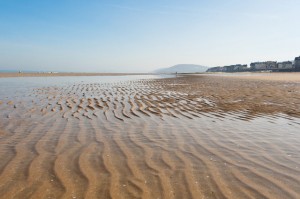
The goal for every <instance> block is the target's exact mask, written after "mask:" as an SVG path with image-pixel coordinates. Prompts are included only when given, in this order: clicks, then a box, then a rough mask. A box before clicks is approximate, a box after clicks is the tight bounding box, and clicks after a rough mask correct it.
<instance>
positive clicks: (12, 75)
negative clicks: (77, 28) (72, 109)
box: [0, 73, 153, 78]
mask: <svg viewBox="0 0 300 199" xmlns="http://www.w3.org/2000/svg"><path fill="white" fill-rule="evenodd" d="M127 75H153V73H0V78H7V77H68V76H69V77H71V76H75V77H76V76H78V77H79V76H127Z"/></svg>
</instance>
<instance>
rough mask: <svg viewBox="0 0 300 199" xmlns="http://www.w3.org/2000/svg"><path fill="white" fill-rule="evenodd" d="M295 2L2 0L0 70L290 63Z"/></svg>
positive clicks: (295, 38)
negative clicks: (258, 62)
mask: <svg viewBox="0 0 300 199" xmlns="http://www.w3.org/2000/svg"><path fill="white" fill-rule="evenodd" d="M299 13H300V1H299V0H242V1H241V0H207V1H201V0H197V1H196V0H195V1H189V0H152V1H143V0H123V1H122V0H116V1H112V0H110V1H100V0H98V1H96V0H26V1H24V0H0V70H1V69H15V70H52V71H74V72H77V71H86V72H149V71H153V70H155V69H157V68H161V67H168V66H172V65H175V64H180V63H191V64H200V65H206V66H216V65H227V64H235V63H241V64H244V63H245V64H249V63H250V62H252V61H264V60H278V61H283V60H292V59H294V57H295V56H299V55H300V26H299V23H300V22H299V19H300V16H299Z"/></svg>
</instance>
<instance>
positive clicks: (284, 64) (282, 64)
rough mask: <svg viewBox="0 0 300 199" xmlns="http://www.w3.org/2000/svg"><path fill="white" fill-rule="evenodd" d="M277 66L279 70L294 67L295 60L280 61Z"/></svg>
mask: <svg viewBox="0 0 300 199" xmlns="http://www.w3.org/2000/svg"><path fill="white" fill-rule="evenodd" d="M277 68H278V69H279V70H281V69H292V68H293V62H291V61H284V62H278V63H277Z"/></svg>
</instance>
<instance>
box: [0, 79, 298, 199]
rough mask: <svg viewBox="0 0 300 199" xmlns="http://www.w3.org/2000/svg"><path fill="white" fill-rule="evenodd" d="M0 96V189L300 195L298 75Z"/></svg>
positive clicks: (43, 194) (58, 193) (57, 193)
mask: <svg viewBox="0 0 300 199" xmlns="http://www.w3.org/2000/svg"><path fill="white" fill-rule="evenodd" d="M0 101H1V102H0V115H1V120H0V127H1V128H0V129H1V130H0V159H1V161H0V197H1V198H151V199H152V198H179V199H182V198H299V195H300V134H299V127H300V119H299V116H300V86H299V84H298V83H296V82H286V83H282V82H277V83H276V82H269V81H258V80H241V79H234V78H233V79H231V78H223V77H210V76H201V77H197V76H196V77H194V76H184V77H178V78H169V79H158V80H140V81H124V82H119V83H109V84H108V83H89V84H86V83H84V82H83V83H76V84H70V85H68V86H49V87H42V88H35V89H32V90H31V91H30V92H29V93H28V94H27V96H26V97H23V98H22V99H20V98H18V94H17V93H16V95H15V96H14V97H7V98H6V97H3V99H0Z"/></svg>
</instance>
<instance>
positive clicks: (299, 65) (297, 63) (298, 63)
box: [294, 56, 300, 70]
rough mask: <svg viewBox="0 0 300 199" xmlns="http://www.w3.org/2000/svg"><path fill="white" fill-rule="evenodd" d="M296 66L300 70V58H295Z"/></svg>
mask: <svg viewBox="0 0 300 199" xmlns="http://www.w3.org/2000/svg"><path fill="white" fill-rule="evenodd" d="M294 66H295V69H296V70H300V56H299V57H296V58H295V61H294Z"/></svg>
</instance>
